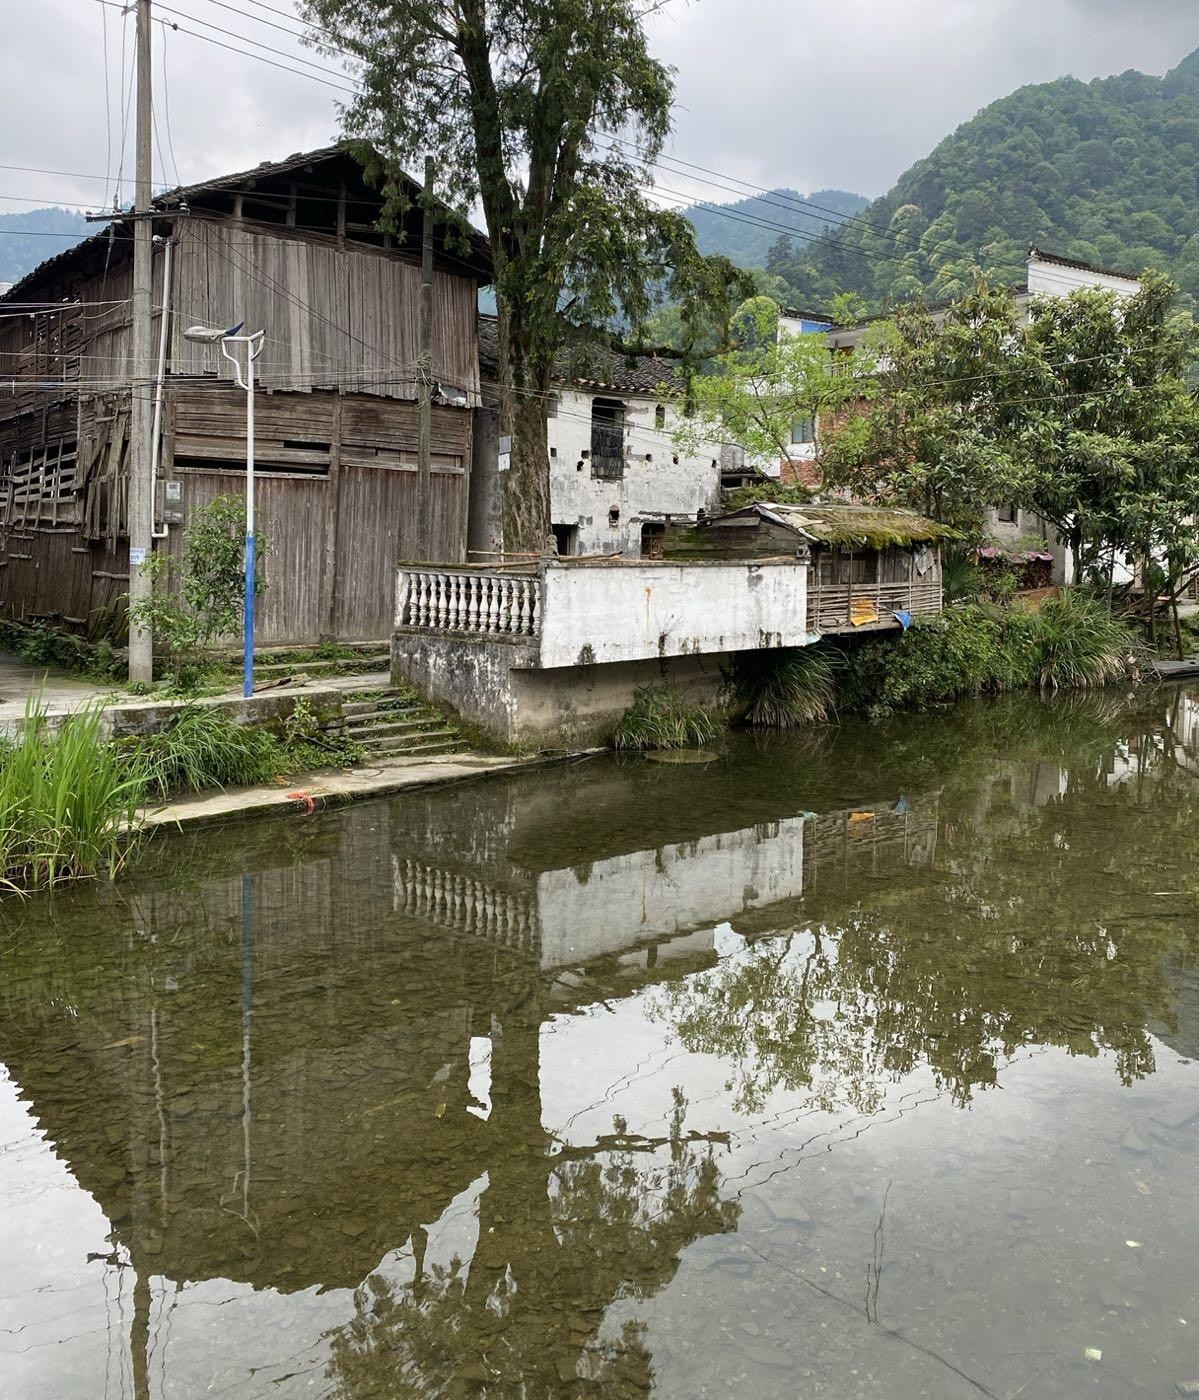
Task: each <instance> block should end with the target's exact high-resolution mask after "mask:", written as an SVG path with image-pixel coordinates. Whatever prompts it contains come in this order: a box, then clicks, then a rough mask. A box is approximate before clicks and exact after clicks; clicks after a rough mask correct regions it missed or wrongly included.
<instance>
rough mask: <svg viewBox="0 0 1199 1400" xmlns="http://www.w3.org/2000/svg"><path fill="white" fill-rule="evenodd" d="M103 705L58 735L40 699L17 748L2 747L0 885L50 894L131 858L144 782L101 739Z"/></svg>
mask: <svg viewBox="0 0 1199 1400" xmlns="http://www.w3.org/2000/svg"><path fill="white" fill-rule="evenodd" d="M100 724H101V711H100V709H99V707H95V708H91V709H85V710H81V711H78V712H77V713H76V714H74V715H72V716H71V717H70V718H69V719H67V720H66V721H65V722H64V723H63V724H62V726H61V728H59V729H58V730H57V731H55V730H53V729H51V728H50V726H49V725H48V724H47V722H46V715H45V710H44V708H43V706H42V704H41V701H40V699H39V698H34V699H32V700H31V701H30V702H29V704H28V705H27V706H26V709H25V720H24V725H23V727H22V730H21V733H20V736H19V737H18V739H17V740H16V742H15V743H8V744H5V745H4V746H3V747H2V748H0V886H3V888H5V889H7V890H9V891H30V890H40V889H46V888H48V887H49V886H51V885H55V884H58V883H59V882H60V881H62V880H68V879H78V878H81V877H85V876H96V875H106V876H107V877H108V878H109V879H111V878H112V877H113V876H114V875H115V874H116V872H117V870H118V869H119V868H120V866H121V864H122V863H123V861H124V860H125V857H126V855H127V853H128V851H129V848H130V846H131V845H132V844H133V841H134V839H135V832H136V817H137V809H138V807H139V805H140V803H141V800H142V795H143V791H144V782H143V779H142V775H141V773H140V772H139V771H138V770H137V769H136V767H135V768H133V769H132V770H131V768H130V766H129V764H128V763H127V762H126V761H125V759H124V757H123V756H122V755H121V753H120V752H119V751H118V749H117V748H116V746H115V745H113V744H109V743H106V742H105V740H104V738H103V737H102V735H101V728H100Z"/></svg>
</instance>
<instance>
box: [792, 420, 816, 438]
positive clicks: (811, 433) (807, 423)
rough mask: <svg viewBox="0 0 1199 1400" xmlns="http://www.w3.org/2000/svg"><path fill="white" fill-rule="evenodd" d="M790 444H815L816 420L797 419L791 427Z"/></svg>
mask: <svg viewBox="0 0 1199 1400" xmlns="http://www.w3.org/2000/svg"><path fill="white" fill-rule="evenodd" d="M791 441H792V442H815V441H816V420H815V418H797V419H796V420H795V422H794V423H793V424H792V425H791Z"/></svg>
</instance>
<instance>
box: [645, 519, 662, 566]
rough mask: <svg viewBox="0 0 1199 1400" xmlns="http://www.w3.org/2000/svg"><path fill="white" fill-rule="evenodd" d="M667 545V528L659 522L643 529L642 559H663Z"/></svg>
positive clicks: (647, 525)
mask: <svg viewBox="0 0 1199 1400" xmlns="http://www.w3.org/2000/svg"><path fill="white" fill-rule="evenodd" d="M665 543H666V526H665V525H663V524H660V523H658V522H653V523H650V524H646V525H642V527H641V557H642V559H661V558H662V553H663V547H664V545H665Z"/></svg>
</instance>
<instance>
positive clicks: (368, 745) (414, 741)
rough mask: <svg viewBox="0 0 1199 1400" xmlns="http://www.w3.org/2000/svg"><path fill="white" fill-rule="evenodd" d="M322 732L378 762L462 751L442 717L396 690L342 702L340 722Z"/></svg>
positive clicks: (455, 734)
mask: <svg viewBox="0 0 1199 1400" xmlns="http://www.w3.org/2000/svg"><path fill="white" fill-rule="evenodd" d="M325 732H326V733H329V734H336V735H337V736H338V737H339V738H344V739H349V740H351V741H352V742H353V743H355V744H357V745H358V747H359V748H360V749H362V750H363V752H364V753H366V754H368V755H370V756H371V757H379V758H382V757H387V758H399V757H407V756H409V755H412V756H419V755H424V754H435V753H460V752H461V751H462V750H463V749H465V748H466V744H465V742H464V741H463V739H462V737H461V735H460V734H459V733H458V731H457V729H455V728H454V726H453V725H452V724H450V723H449V722H448V721H447V720H446V718H445V716H444V715H441V714H439V713H438V712H437V711H436V710H434V709H432V708H430V707H429V706H428V705H425V704H422V703H421V701H419V700H417V699H415V698H413V696H411V695H409V694H407V693H406V692H404V691H400V690H388V691H385V692H383V693H382V694H380V695H378V696H374V697H372V698H371V699H368V700H346V701H343V703H342V707H341V718H340V719H339V720H335V721H333V722H332V723H330V724H328V725H326V726H325Z"/></svg>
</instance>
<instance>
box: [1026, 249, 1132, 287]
mask: <svg viewBox="0 0 1199 1400" xmlns="http://www.w3.org/2000/svg"><path fill="white" fill-rule="evenodd" d="M1028 256H1029V257H1030V258H1037V259H1038V260H1039V261H1040V262H1046V263H1056V265H1057V266H1058V267H1072V268H1074V269H1076V270H1077V271H1078V272H1093V273H1095V274H1096V275H1097V276H1099V277H1121V278H1123V279H1124V281H1126V282H1139V281H1140V280H1141V279H1140V278H1139V277H1138V276H1136V274H1135V273H1132V272H1121V271H1120V270H1119V269H1118V268H1114V267H1095V266H1094V265H1093V264H1092V263H1087V262H1080V261H1079V260H1078V259H1077V258H1067V257H1063V256H1062V254H1060V253H1047V252H1046V251H1045V250H1044V248H1038V247H1036V245H1035V244H1034V245H1033V247H1031V248H1030V249H1029V250H1028Z"/></svg>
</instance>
